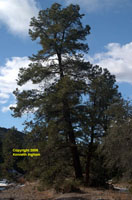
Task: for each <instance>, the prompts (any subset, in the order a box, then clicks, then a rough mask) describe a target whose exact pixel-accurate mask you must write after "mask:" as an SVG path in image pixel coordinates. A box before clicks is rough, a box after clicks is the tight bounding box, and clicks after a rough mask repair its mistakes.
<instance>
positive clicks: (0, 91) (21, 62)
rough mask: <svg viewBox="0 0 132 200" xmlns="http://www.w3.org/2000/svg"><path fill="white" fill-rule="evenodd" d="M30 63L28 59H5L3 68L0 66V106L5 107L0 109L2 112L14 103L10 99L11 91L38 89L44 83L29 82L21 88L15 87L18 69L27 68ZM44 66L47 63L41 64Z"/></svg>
mask: <svg viewBox="0 0 132 200" xmlns="http://www.w3.org/2000/svg"><path fill="white" fill-rule="evenodd" d="M30 62H31V61H30V60H29V59H28V57H13V58H11V59H10V60H9V59H7V61H6V63H5V65H4V66H0V104H4V103H6V106H4V107H3V108H2V111H3V112H6V111H8V110H9V107H10V106H8V105H9V104H11V103H12V102H11V101H13V104H14V103H15V102H14V101H15V99H14V98H13V99H12V98H10V97H13V91H14V90H15V89H16V88H18V89H19V90H20V91H22V90H27V89H28V90H30V89H40V88H41V86H43V84H44V83H42V84H32V82H31V81H29V82H27V83H26V84H24V85H23V86H22V87H20V86H18V85H17V81H16V80H17V79H18V73H19V69H20V68H22V67H24V68H27V67H28V65H29V63H30ZM45 64H46V65H47V62H44V63H43V65H45ZM39 86H40V87H39ZM7 104H8V105H7Z"/></svg>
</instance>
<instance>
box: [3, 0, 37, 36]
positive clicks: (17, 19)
mask: <svg viewBox="0 0 132 200" xmlns="http://www.w3.org/2000/svg"><path fill="white" fill-rule="evenodd" d="M37 14H38V8H37V5H36V1H35V0H0V22H2V23H3V24H5V25H6V26H7V27H8V29H9V30H10V31H11V32H12V33H13V34H20V35H24V36H25V35H27V33H28V29H29V23H30V19H31V17H33V16H36V15H37Z"/></svg>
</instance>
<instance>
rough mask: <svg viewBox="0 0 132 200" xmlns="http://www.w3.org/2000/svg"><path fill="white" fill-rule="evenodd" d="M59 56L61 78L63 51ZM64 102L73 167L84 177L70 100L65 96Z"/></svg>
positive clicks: (61, 76)
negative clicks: (71, 116)
mask: <svg viewBox="0 0 132 200" xmlns="http://www.w3.org/2000/svg"><path fill="white" fill-rule="evenodd" d="M57 57H58V62H59V70H60V79H62V78H64V72H63V67H62V58H61V53H58V52H57ZM62 103H63V117H64V121H65V123H66V134H67V136H68V139H69V144H70V149H71V154H72V159H73V167H74V170H75V176H76V178H82V169H81V164H80V158H79V153H78V149H77V145H76V141H75V135H74V131H73V127H72V122H71V118H70V110H69V105H68V100H67V99H66V98H63V102H62Z"/></svg>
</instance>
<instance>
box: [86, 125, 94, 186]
mask: <svg viewBox="0 0 132 200" xmlns="http://www.w3.org/2000/svg"><path fill="white" fill-rule="evenodd" d="M93 139H94V128H93V127H92V130H91V141H90V143H89V147H88V152H87V155H86V169H85V173H86V180H85V181H86V184H87V185H89V184H90V167H91V160H92V156H93Z"/></svg>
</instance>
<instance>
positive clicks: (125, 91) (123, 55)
mask: <svg viewBox="0 0 132 200" xmlns="http://www.w3.org/2000/svg"><path fill="white" fill-rule="evenodd" d="M55 2H57V3H60V4H61V5H62V6H67V5H69V4H70V3H73V4H79V5H80V7H81V13H84V14H85V16H84V18H83V20H82V22H83V24H89V25H90V27H91V34H90V35H89V36H88V37H87V42H88V44H89V48H90V50H89V53H88V54H87V55H85V58H86V59H87V60H89V61H90V62H91V63H93V64H99V65H100V66H102V67H105V68H108V69H109V71H110V72H111V73H112V74H115V75H116V79H117V84H118V85H119V90H120V91H121V92H122V95H123V96H124V97H125V98H127V97H129V99H132V1H131V0H56V1H54V0H0V127H6V128H10V127H12V126H16V127H17V128H18V130H22V129H23V126H22V123H23V118H22V119H19V118H18V119H16V118H13V117H12V116H11V111H10V110H9V107H10V105H15V98H14V96H13V94H12V92H13V90H15V88H16V87H17V84H16V81H15V80H16V79H17V74H18V71H19V68H20V67H26V66H27V65H28V64H29V60H28V56H31V55H32V54H33V53H36V52H37V50H38V49H39V48H40V47H39V45H38V44H37V42H35V41H34V42H33V41H31V39H30V37H29V36H28V29H29V22H30V19H31V17H33V16H37V14H38V11H39V10H40V9H46V8H47V7H50V6H51V5H52V4H53V3H55ZM31 87H32V86H31V84H30V83H28V85H25V86H23V87H22V88H21V90H22V89H24V88H31Z"/></svg>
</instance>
